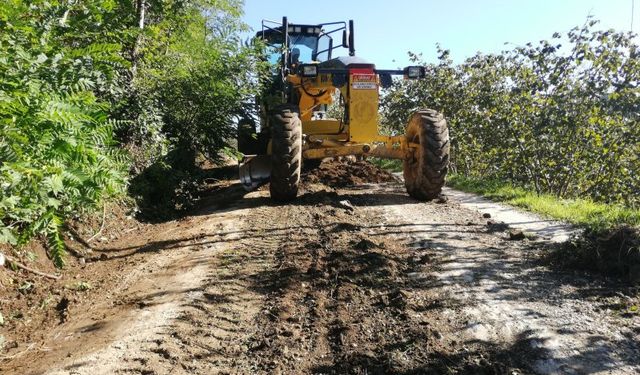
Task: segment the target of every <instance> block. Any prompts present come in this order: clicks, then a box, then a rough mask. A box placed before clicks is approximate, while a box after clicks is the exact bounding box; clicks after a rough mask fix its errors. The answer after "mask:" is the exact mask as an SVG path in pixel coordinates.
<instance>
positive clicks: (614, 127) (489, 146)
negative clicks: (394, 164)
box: [382, 21, 640, 206]
mask: <svg viewBox="0 0 640 375" xmlns="http://www.w3.org/2000/svg"><path fill="white" fill-rule="evenodd" d="M596 24H597V22H596V21H588V22H587V23H586V24H585V25H584V26H583V27H581V28H574V29H573V30H571V31H570V32H569V33H567V35H566V38H564V39H563V38H562V37H561V35H560V34H558V33H556V34H554V35H553V37H552V40H551V41H541V42H539V43H538V44H537V45H533V44H527V45H526V46H523V47H517V48H515V49H513V50H510V51H504V52H502V53H500V54H496V55H482V54H478V55H476V56H474V57H472V58H469V59H467V60H466V61H465V62H464V63H462V64H459V65H454V64H453V63H452V61H451V60H450V59H449V53H448V51H446V50H441V49H440V50H439V51H440V58H439V62H438V63H437V64H424V62H423V61H422V60H421V57H420V56H417V55H412V58H413V60H414V61H415V62H417V63H422V64H424V65H425V66H426V70H427V77H426V79H424V80H420V81H398V82H396V83H395V85H394V86H393V87H392V88H391V89H390V90H389V91H388V92H387V93H386V95H384V97H383V103H382V108H383V116H384V119H385V123H386V125H387V128H388V130H389V131H390V132H402V131H404V130H403V129H404V126H405V124H404V121H405V120H406V119H407V118H408V117H409V113H410V112H411V111H412V110H413V109H415V108H418V107H431V108H434V109H437V110H439V111H441V112H443V113H444V114H445V116H446V118H447V121H448V123H449V127H450V129H451V134H452V139H451V142H452V155H451V161H452V169H453V170H454V171H455V172H458V173H461V174H464V175H468V176H472V177H483V178H485V177H489V178H497V179H500V180H508V181H512V182H514V183H516V184H519V185H523V186H526V187H529V188H532V189H533V190H535V191H537V192H538V193H543V192H546V193H551V194H554V195H556V196H559V197H590V198H592V199H594V200H597V201H602V202H618V203H623V204H627V205H631V206H637V205H638V203H640V195H639V194H638V192H639V191H640V175H639V174H638V173H634V171H638V170H640V158H639V157H638V155H640V127H639V126H637V124H638V120H639V116H640V111H639V110H640V95H639V92H638V83H639V78H640V65H639V64H640V59H638V57H639V56H638V53H639V51H638V46H637V45H636V44H635V42H634V35H633V34H631V33H623V32H615V31H613V30H606V31H595V30H593V27H594V26H595V25H596Z"/></svg>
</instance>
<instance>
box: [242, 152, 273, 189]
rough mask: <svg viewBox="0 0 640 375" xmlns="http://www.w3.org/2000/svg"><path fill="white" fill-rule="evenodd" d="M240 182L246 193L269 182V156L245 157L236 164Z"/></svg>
mask: <svg viewBox="0 0 640 375" xmlns="http://www.w3.org/2000/svg"><path fill="white" fill-rule="evenodd" d="M238 172H239V175H240V182H241V183H242V187H243V188H244V190H246V191H252V190H255V189H257V188H258V187H260V186H261V185H263V184H265V183H267V182H269V178H270V177H271V156H269V155H245V156H244V157H243V158H242V160H241V161H240V164H238Z"/></svg>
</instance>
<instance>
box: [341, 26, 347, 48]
mask: <svg viewBox="0 0 640 375" xmlns="http://www.w3.org/2000/svg"><path fill="white" fill-rule="evenodd" d="M342 46H343V47H344V48H349V38H348V37H347V30H342Z"/></svg>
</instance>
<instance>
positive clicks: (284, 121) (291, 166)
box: [269, 105, 302, 202]
mask: <svg viewBox="0 0 640 375" xmlns="http://www.w3.org/2000/svg"><path fill="white" fill-rule="evenodd" d="M301 166H302V123H301V122H300V118H299V117H298V108H297V107H295V106H291V105H283V106H281V107H278V108H277V109H276V110H275V112H274V115H273V117H272V121H271V184H270V186H269V191H270V193H271V199H273V200H275V201H279V202H287V201H291V200H293V199H295V197H296V195H298V184H299V183H300V168H301Z"/></svg>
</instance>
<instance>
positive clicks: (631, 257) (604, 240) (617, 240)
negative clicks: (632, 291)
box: [550, 226, 640, 285]
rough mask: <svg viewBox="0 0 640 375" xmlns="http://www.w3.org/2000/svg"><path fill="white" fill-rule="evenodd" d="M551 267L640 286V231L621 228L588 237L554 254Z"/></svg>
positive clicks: (560, 247) (567, 245) (572, 242)
mask: <svg viewBox="0 0 640 375" xmlns="http://www.w3.org/2000/svg"><path fill="white" fill-rule="evenodd" d="M550 261H551V263H552V264H555V265H558V266H561V267H571V268H577V269H584V270H588V271H595V272H599V273H602V274H605V275H610V276H614V277H619V278H621V279H624V280H626V281H628V282H630V283H631V284H634V285H640V230H639V229H638V228H633V227H629V226H622V227H619V228H615V229H612V230H609V231H606V232H602V233H587V234H585V235H584V236H582V237H580V238H578V239H576V240H574V241H568V242H566V243H564V244H562V245H561V246H559V248H558V249H556V250H555V251H553V252H551V254H550Z"/></svg>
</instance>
